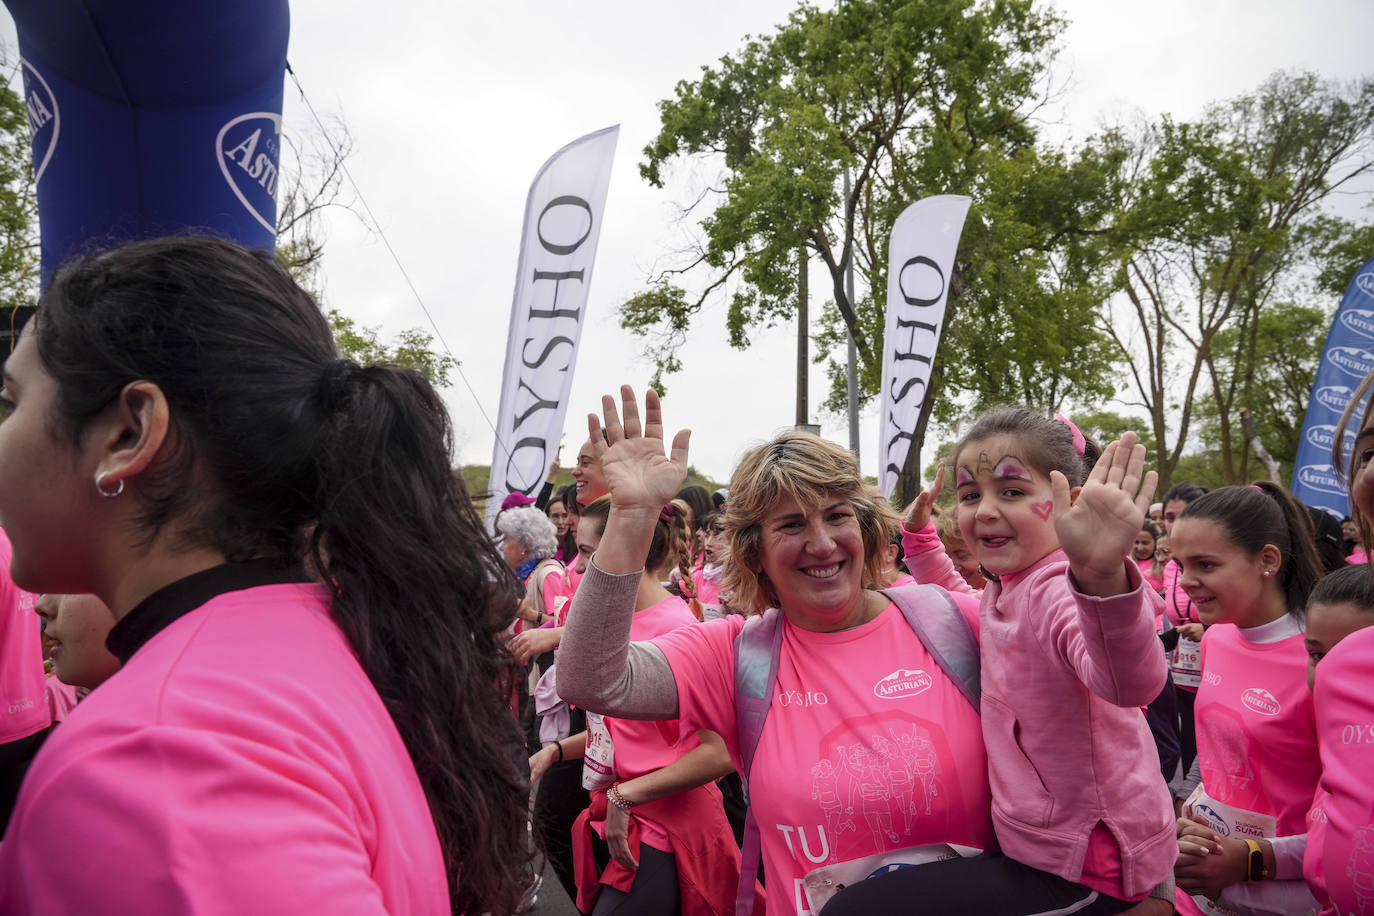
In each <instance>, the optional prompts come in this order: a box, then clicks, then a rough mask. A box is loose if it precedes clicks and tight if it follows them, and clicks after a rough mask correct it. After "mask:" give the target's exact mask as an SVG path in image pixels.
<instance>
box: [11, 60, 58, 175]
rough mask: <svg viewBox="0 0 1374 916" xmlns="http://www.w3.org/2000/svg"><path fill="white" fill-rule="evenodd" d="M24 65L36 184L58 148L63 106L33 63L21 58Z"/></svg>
mask: <svg viewBox="0 0 1374 916" xmlns="http://www.w3.org/2000/svg"><path fill="white" fill-rule="evenodd" d="M19 63H20V65H21V66H22V67H23V68H24V110H25V112H26V113H27V114H28V118H29V143H30V145H31V146H32V147H33V183H34V184H38V183H39V182H40V181H42V180H43V173H44V172H46V171H47V170H48V163H49V162H51V161H52V154H53V153H54V152H56V151H57V138H58V135H59V134H61V132H62V109H61V108H59V107H58V105H57V96H55V95H53V91H52V87H51V86H49V85H48V81H47V80H45V79H43V74H41V73H39V72H38V71H37V70H36V69H34V66H33V64H31V63H29V62H28V61H26V60H24V59H23V58H22V57H21V58H20V59H19Z"/></svg>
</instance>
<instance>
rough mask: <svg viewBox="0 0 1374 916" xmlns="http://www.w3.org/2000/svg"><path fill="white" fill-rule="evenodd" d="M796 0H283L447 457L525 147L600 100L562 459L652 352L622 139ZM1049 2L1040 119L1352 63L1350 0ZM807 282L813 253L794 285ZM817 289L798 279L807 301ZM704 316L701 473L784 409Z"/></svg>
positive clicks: (1188, 100)
mask: <svg viewBox="0 0 1374 916" xmlns="http://www.w3.org/2000/svg"><path fill="white" fill-rule="evenodd" d="M794 6H795V4H794V3H790V2H780V0H739V2H719V0H713V2H692V3H676V4H660V3H645V2H642V0H635V2H630V0H616V2H603V0H583V2H581V3H552V2H547V0H524V2H513V3H482V4H476V3H462V4H457V3H451V2H440V0H428V2H419V0H400V2H396V3H391V4H379V3H375V2H371V3H361V2H357V0H296V2H293V3H292V27H291V44H290V53H289V57H290V61H291V64H292V66H293V67H294V69H295V71H296V73H297V75H298V76H299V78H300V80H301V83H302V85H303V86H304V89H305V91H306V93H307V94H308V96H309V98H310V101H311V102H312V103H313V105H314V106H315V108H316V109H317V110H318V111H320V112H321V113H323V114H327V115H338V116H341V117H342V118H343V119H344V120H345V121H346V123H347V124H348V127H349V129H350V130H351V132H352V134H353V136H354V138H355V141H356V153H355V155H354V157H353V158H352V159H351V160H350V162H349V167H350V169H351V171H352V174H353V176H354V178H355V179H356V180H357V182H358V185H359V187H360V188H361V191H362V194H363V196H364V197H365V199H366V201H367V203H368V204H369V205H370V206H371V208H372V210H373V212H374V213H375V215H376V217H377V221H378V223H379V224H380V226H381V228H382V229H383V230H384V232H385V234H386V236H387V238H388V239H389V240H390V242H391V244H392V246H394V248H395V250H396V251H397V253H398V254H399V256H400V258H401V260H402V262H403V263H404V265H405V268H406V270H407V271H408V273H409V275H410V277H411V279H412V280H413V281H414V283H415V286H416V288H417V289H418V290H419V293H420V295H421V297H422V298H423V299H424V301H425V303H426V305H427V306H428V307H429V310H430V312H431V313H432V314H433V316H434V318H435V320H436V321H437V323H438V327H439V330H440V331H441V332H442V335H443V337H444V338H445V339H446V340H447V342H448V344H449V347H450V349H451V351H452V353H453V355H454V356H456V357H457V358H458V359H460V360H461V361H462V364H463V373H464V375H465V376H466V378H467V379H468V381H469V382H470V383H471V385H472V387H473V389H474V390H475V393H476V400H474V397H473V395H472V394H470V393H469V392H468V390H467V389H466V388H465V386H464V385H463V383H462V381H461V379H458V378H456V377H455V379H454V384H453V385H452V386H451V387H450V388H449V389H448V391H447V393H446V396H447V400H448V403H449V405H450V407H451V409H452V412H453V418H454V423H455V426H456V428H457V431H458V439H459V455H458V458H459V459H460V460H461V461H462V462H464V463H475V464H487V463H489V462H490V460H491V453H492V444H493V443H492V431H491V429H490V428H489V426H488V425H487V422H486V421H485V420H484V419H483V417H482V414H481V412H480V411H479V410H478V407H477V402H480V404H481V405H482V407H483V408H484V409H485V410H486V411H487V412H488V414H494V412H495V409H496V404H497V400H498V397H499V393H500V385H501V368H502V362H503V358H504V353H505V335H506V329H507V322H508V319H509V310H510V302H511V294H512V289H513V280H514V273H515V262H516V255H517V248H518V241H519V235H520V220H521V215H522V209H523V206H524V200H525V194H526V191H527V189H528V186H529V183H530V181H531V179H532V178H533V176H534V173H535V171H536V170H537V169H538V168H539V166H540V165H541V164H542V163H543V162H544V160H545V159H547V158H548V157H549V156H550V155H551V154H552V153H553V152H554V151H556V150H557V149H558V148H559V147H561V146H562V145H563V144H565V143H567V142H568V141H570V140H572V139H574V138H576V137H578V136H580V135H582V134H584V133H587V132H590V131H592V130H596V129H598V128H601V127H605V126H607V125H610V124H616V123H618V124H620V126H621V132H620V145H619V149H618V153H617V158H616V163H615V169H614V172H613V175H612V179H611V185H610V192H609V195H608V199H607V208H606V209H607V212H606V217H605V222H604V225H603V227H602V231H601V238H600V249H599V254H598V259H597V264H596V269H595V274H594V277H593V281H592V284H591V290H590V302H589V306H588V317H587V324H586V326H585V329H584V332H583V337H582V346H581V354H580V357H579V363H578V366H577V372H576V378H575V381H574V384H573V402H572V406H571V408H570V410H569V413H568V421H567V424H566V447H565V448H564V450H563V457H564V461H565V463H567V464H570V463H571V461H572V459H573V457H574V456H575V454H576V450H577V447H578V444H579V443H580V442H581V441H582V440H583V439H584V438H585V434H586V425H585V419H584V417H585V413H586V411H587V410H590V409H592V408H593V407H594V406H595V405H596V404H597V400H598V397H599V395H600V394H601V393H602V392H607V391H612V390H614V389H615V387H616V386H617V385H618V384H619V383H621V382H622V381H624V382H630V383H633V384H635V385H636V386H637V387H642V386H643V385H644V384H645V382H646V381H647V379H648V377H649V375H650V374H651V371H652V369H651V366H650V364H649V363H648V362H647V361H645V360H644V359H643V358H642V357H641V355H640V353H641V348H642V347H641V342H640V341H639V340H638V339H637V338H634V337H632V336H631V335H629V334H628V333H626V332H623V331H621V330H620V329H619V327H618V325H617V322H616V307H617V305H618V304H619V303H620V302H622V301H623V300H624V299H625V298H627V297H628V296H630V295H632V294H633V293H635V292H636V291H638V290H640V289H641V288H643V286H644V285H645V282H646V278H647V277H648V276H649V275H650V273H651V272H652V271H653V270H654V268H655V267H656V266H662V264H663V263H665V261H664V259H665V258H669V257H671V253H672V251H673V249H674V248H675V247H677V246H678V245H679V240H680V238H681V233H683V232H684V231H689V229H690V227H686V228H684V227H682V226H681V225H676V224H675V223H674V219H673V217H674V212H675V204H678V203H681V202H683V201H684V200H685V199H686V193H687V183H686V182H685V181H682V182H679V183H677V184H676V185H673V184H670V186H669V187H668V188H666V189H665V190H662V191H659V190H655V189H652V188H650V187H649V186H648V185H647V184H646V183H645V182H643V181H642V180H641V179H640V178H639V175H638V170H637V166H638V164H639V161H640V151H641V150H642V149H643V147H644V145H645V144H646V143H647V142H648V141H649V140H650V139H651V138H652V137H653V136H654V134H655V133H656V132H657V128H658V120H657V108H656V103H657V102H658V101H659V100H660V99H663V98H666V97H668V96H670V95H671V94H672V90H673V86H674V84H675V83H676V82H677V81H678V80H683V79H687V80H690V79H693V78H694V77H695V76H696V75H697V74H698V72H699V68H700V67H701V66H702V65H703V64H710V63H713V62H715V61H716V60H717V59H718V58H720V57H721V56H722V55H725V54H729V53H731V52H732V51H734V50H736V49H737V48H739V47H740V46H741V44H742V40H743V37H744V36H745V35H746V34H761V33H767V32H769V31H771V29H772V28H773V27H774V26H775V25H776V24H777V23H779V22H781V21H783V20H784V19H785V17H786V15H787V13H788V12H789V11H790V10H791V9H792V8H793V7H794ZM1059 9H1060V10H1061V11H1062V12H1063V13H1064V14H1065V15H1066V16H1067V18H1068V19H1069V20H1070V23H1071V24H1070V26H1069V28H1068V30H1067V31H1066V33H1065V34H1064V36H1063V40H1062V49H1061V53H1060V57H1059V61H1058V63H1057V65H1056V71H1055V72H1056V79H1057V81H1058V82H1061V83H1064V84H1066V85H1067V87H1068V88H1067V92H1066V94H1065V96H1064V99H1063V102H1062V104H1061V105H1060V106H1059V107H1058V108H1057V109H1056V110H1054V111H1051V112H1049V113H1048V115H1047V116H1048V117H1050V118H1051V119H1052V120H1054V121H1056V122H1058V126H1057V127H1056V128H1055V137H1056V139H1057V140H1059V141H1060V142H1069V141H1072V140H1073V139H1075V138H1076V139H1082V138H1083V137H1085V136H1087V135H1088V134H1090V133H1092V132H1093V131H1094V130H1095V129H1096V128H1097V127H1098V126H1099V125H1100V124H1101V123H1102V122H1103V121H1104V120H1115V119H1118V118H1123V117H1124V118H1129V117H1133V116H1134V114H1135V113H1136V112H1143V113H1144V114H1146V115H1148V116H1155V115H1158V114H1160V113H1162V112H1171V113H1173V114H1174V115H1176V116H1178V117H1191V116H1195V115H1196V114H1198V113H1199V111H1200V110H1201V108H1202V106H1203V105H1204V104H1205V103H1206V102H1208V101H1210V100H1215V99H1220V98H1224V97H1227V96H1231V95H1235V94H1237V93H1240V92H1243V91H1246V90H1249V89H1252V88H1254V87H1255V86H1257V85H1258V84H1259V83H1260V81H1261V80H1263V79H1264V77H1265V76H1267V75H1268V74H1269V73H1270V72H1272V71H1273V70H1275V69H1279V68H1297V67H1302V68H1310V69H1313V70H1316V71H1318V72H1319V73H1321V74H1323V75H1326V76H1329V77H1334V78H1341V79H1350V78H1354V77H1357V76H1360V75H1362V74H1364V73H1368V72H1369V71H1370V70H1371V65H1370V58H1369V47H1370V45H1369V39H1370V36H1374V3H1372V2H1370V0H1285V2H1264V0H1248V2H1241V0H1157V2H1155V3H1151V4H1126V3H1115V2H1103V0H1074V2H1067V0H1063V2H1061V3H1060V4H1059ZM10 31H11V35H12V27H11V30H10ZM285 114H286V128H287V130H288V131H291V130H293V129H295V130H300V129H304V128H308V127H309V125H310V120H309V115H308V114H307V113H306V112H305V110H304V108H303V106H302V105H301V104H300V102H299V100H298V98H297V96H296V92H295V89H294V87H293V86H292V84H291V83H290V82H289V81H288V83H287V91H286V111H285ZM974 206H975V207H976V206H977V202H976V201H975V202H974ZM323 277H324V284H325V293H326V297H327V299H328V303H329V304H330V305H332V306H334V307H336V308H339V309H341V310H342V311H343V312H345V313H346V314H348V315H350V316H352V317H354V318H355V319H357V320H358V321H359V322H360V323H362V324H366V325H377V326H380V327H381V328H382V329H383V332H384V333H388V334H389V333H393V332H395V331H397V330H400V329H402V328H407V327H416V326H419V327H427V324H428V322H427V319H426V317H425V315H424V314H423V312H422V311H421V309H420V306H419V305H418V304H417V302H416V300H415V297H414V296H413V295H412V293H411V292H410V291H409V289H408V287H407V286H406V282H405V279H404V278H403V277H402V275H401V274H400V272H399V271H398V269H397V267H396V266H395V264H394V263H393V262H392V260H391V257H390V255H389V254H388V252H387V250H386V247H385V246H384V245H383V244H382V242H381V241H380V239H378V238H377V237H376V236H375V235H370V234H369V233H368V232H367V231H366V230H365V229H364V228H363V227H361V226H360V225H359V224H358V223H357V221H356V220H354V219H353V218H352V217H351V216H349V215H348V214H347V213H336V214H335V215H333V216H332V217H331V218H330V219H329V221H328V224H327V236H326V257H325V266H324V274H323ZM824 289H825V285H824V284H823V283H822V282H821V278H820V275H819V274H817V275H816V279H815V280H813V282H812V291H813V297H815V296H817V293H818V292H819V293H820V296H823V295H824ZM821 304H822V301H821V298H819V297H817V298H815V299H814V300H813V309H812V315H813V316H815V315H817V314H819V312H820V306H821ZM724 322H725V311H724V305H723V304H721V303H719V302H718V303H716V304H715V305H714V306H713V307H711V308H709V309H708V310H706V312H705V313H704V314H702V315H701V316H699V319H698V321H697V322H696V324H695V325H694V327H693V332H692V336H691V341H690V343H689V345H688V346H687V347H686V349H685V350H684V351H683V361H684V364H685V370H684V371H683V372H681V373H679V374H678V375H676V376H674V377H672V378H671V381H670V392H669V398H668V400H667V402H666V405H665V413H666V415H667V419H668V423H669V425H670V426H672V427H674V428H676V427H680V426H689V427H691V428H692V429H693V430H694V431H695V432H694V436H693V442H692V463H693V464H694V465H695V466H696V467H697V468H698V469H699V470H700V471H702V472H703V473H705V474H707V475H710V476H712V477H714V478H716V479H719V480H725V479H727V478H728V475H729V472H730V470H731V468H732V467H733V465H734V462H735V460H736V459H737V458H738V456H739V455H740V453H741V452H742V451H743V449H744V448H746V447H747V446H748V445H750V444H752V443H754V442H757V441H758V440H760V439H763V438H766V437H768V436H769V435H771V434H772V433H773V432H775V431H776V430H778V429H780V428H782V427H785V426H789V425H790V424H791V423H792V420H793V414H794V397H795V386H794V382H793V378H794V367H795V360H796V336H795V335H796V330H795V325H792V326H786V327H779V328H775V329H772V330H769V331H763V332H759V333H756V334H755V336H754V343H753V346H752V347H751V348H750V349H749V350H747V351H744V352H740V351H736V350H732V349H731V348H730V347H729V346H728V345H727V343H726V337H725V330H724ZM825 388H826V380H825V376H824V370H823V368H822V367H819V366H815V367H813V369H812V376H811V385H810V392H811V403H812V405H813V408H812V415H813V416H812V420H813V422H820V423H821V424H822V427H823V429H822V431H823V433H824V434H825V435H827V436H829V437H831V438H834V439H836V440H837V441H840V442H842V443H843V442H847V441H848V440H847V431H846V430H847V426H846V421H845V419H844V418H843V417H828V416H824V415H822V414H820V412H819V410H818V409H817V406H818V405H819V403H820V401H821V400H822V399H823V397H824V394H825ZM861 435H862V439H861V453H862V460H863V465H864V471H865V473H868V474H874V473H876V464H877V462H876V457H875V452H876V441H875V440H876V437H877V422H876V406H874V407H870V408H869V409H868V410H867V411H866V412H865V414H864V416H863V421H862V428H861Z"/></svg>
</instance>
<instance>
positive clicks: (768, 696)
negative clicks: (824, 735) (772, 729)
mask: <svg viewBox="0 0 1374 916" xmlns="http://www.w3.org/2000/svg"><path fill="white" fill-rule="evenodd" d="M782 625H783V615H782V611H780V610H778V609H777V608H769V609H768V610H767V611H764V613H763V614H762V615H759V616H755V617H750V618H749V619H748V620H746V621H745V622H744V629H742V630H740V634H739V636H737V637H735V720H736V728H737V731H736V735H737V738H738V741H739V756H740V776H741V777H742V779H743V781H744V795H745V799H746V800H747V799H748V797H749V771H750V769H751V768H752V767H753V764H754V751H755V750H757V749H758V746H759V736H760V735H761V734H763V721H764V719H766V718H767V717H768V707H769V705H770V704H771V703H772V702H773V688H774V687H776V686H777V683H778V657H779V656H780V655H781V653H782ZM761 855H762V847H761V839H760V837H759V825H758V822H757V821H755V820H754V806H753V805H749V806H748V807H747V808H746V809H745V815H744V846H743V848H742V849H741V850H740V869H739V889H738V890H737V891H736V893H735V916H750V914H751V913H752V912H753V910H754V876H755V875H756V874H758V870H759V859H760V857H761Z"/></svg>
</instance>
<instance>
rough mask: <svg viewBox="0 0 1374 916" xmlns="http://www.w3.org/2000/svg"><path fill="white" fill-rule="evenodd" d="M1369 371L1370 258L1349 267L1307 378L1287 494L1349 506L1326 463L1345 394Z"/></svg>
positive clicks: (1373, 335)
mask: <svg viewBox="0 0 1374 916" xmlns="http://www.w3.org/2000/svg"><path fill="white" fill-rule="evenodd" d="M1371 370H1374V258H1370V259H1369V260H1368V261H1366V262H1365V263H1364V265H1363V266H1361V267H1360V269H1359V270H1357V271H1355V278H1354V279H1353V280H1351V281H1350V286H1349V287H1347V288H1346V291H1345V296H1344V297H1343V298H1342V299H1341V304H1340V307H1339V308H1337V309H1336V317H1335V319H1334V320H1333V321H1332V322H1331V331H1330V333H1328V334H1327V335H1326V348H1325V349H1324V350H1323V351H1322V361H1321V364H1320V365H1318V367H1317V377H1316V379H1314V380H1313V383H1312V398H1311V400H1309V401H1308V403H1307V420H1306V422H1304V424H1303V428H1302V439H1301V441H1300V442H1299V444H1298V457H1297V461H1296V464H1295V466H1294V468H1293V484H1292V490H1293V495H1294V496H1296V497H1297V498H1298V499H1300V500H1302V501H1303V502H1305V503H1307V504H1308V505H1309V506H1317V507H1318V508H1322V509H1326V510H1327V511H1329V512H1332V513H1335V514H1336V515H1338V516H1344V515H1346V514H1348V513H1349V511H1350V507H1349V503H1348V501H1347V499H1346V490H1345V485H1344V483H1342V481H1341V478H1340V476H1339V475H1338V474H1337V473H1336V469H1335V468H1334V467H1332V465H1331V446H1332V443H1333V442H1334V441H1335V438H1336V426H1337V424H1338V423H1339V422H1340V418H1341V413H1342V412H1343V411H1344V410H1345V407H1346V405H1347V404H1349V403H1350V397H1351V395H1352V394H1353V393H1354V391H1355V389H1356V388H1358V387H1359V385H1360V382H1361V381H1363V380H1364V377H1365V376H1366V375H1368V374H1369V372H1370V371H1371ZM1356 432H1357V431H1356V430H1347V431H1346V434H1345V442H1344V448H1343V451H1344V452H1345V453H1346V454H1349V451H1350V443H1351V442H1352V440H1353V439H1354V438H1355V433H1356Z"/></svg>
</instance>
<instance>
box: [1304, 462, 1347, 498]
mask: <svg viewBox="0 0 1374 916" xmlns="http://www.w3.org/2000/svg"><path fill="white" fill-rule="evenodd" d="M1298 483H1300V484H1302V485H1303V486H1305V487H1310V488H1312V489H1313V490H1322V491H1323V492H1326V493H1336V494H1339V495H1341V496H1344V495H1345V487H1343V486H1341V482H1340V481H1339V480H1337V479H1336V473H1335V471H1333V470H1332V469H1331V465H1329V464H1306V465H1303V466H1302V468H1301V469H1299V471H1298Z"/></svg>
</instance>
